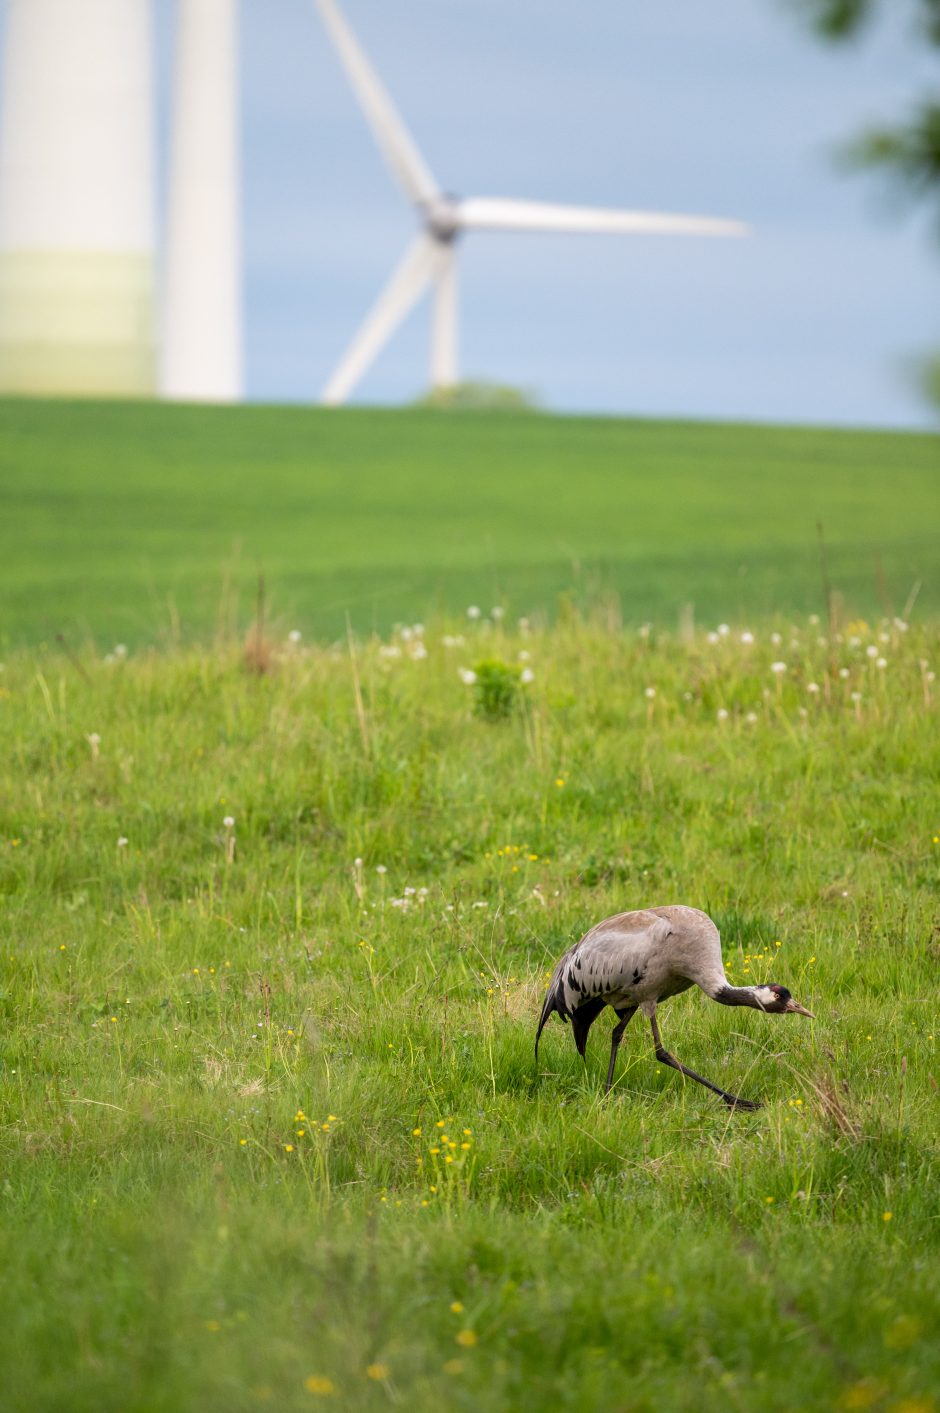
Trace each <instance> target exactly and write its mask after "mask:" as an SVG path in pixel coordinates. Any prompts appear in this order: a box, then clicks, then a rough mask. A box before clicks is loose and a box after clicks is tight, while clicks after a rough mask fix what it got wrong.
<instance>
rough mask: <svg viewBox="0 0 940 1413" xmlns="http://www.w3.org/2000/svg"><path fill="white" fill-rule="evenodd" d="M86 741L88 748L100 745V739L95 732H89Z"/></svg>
mask: <svg viewBox="0 0 940 1413" xmlns="http://www.w3.org/2000/svg"><path fill="white" fill-rule="evenodd" d="M86 739H87V741H88V744H89V746H100V745H101V737H100V736H99V735H98V732H97V731H89V733H88V736H87V738H86Z"/></svg>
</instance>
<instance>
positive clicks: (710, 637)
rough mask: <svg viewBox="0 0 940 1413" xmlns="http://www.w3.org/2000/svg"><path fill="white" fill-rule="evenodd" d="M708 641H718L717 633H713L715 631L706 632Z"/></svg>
mask: <svg viewBox="0 0 940 1413" xmlns="http://www.w3.org/2000/svg"><path fill="white" fill-rule="evenodd" d="M708 641H709V642H710V643H717V642H718V634H717V633H715V632H711V633H709V634H708Z"/></svg>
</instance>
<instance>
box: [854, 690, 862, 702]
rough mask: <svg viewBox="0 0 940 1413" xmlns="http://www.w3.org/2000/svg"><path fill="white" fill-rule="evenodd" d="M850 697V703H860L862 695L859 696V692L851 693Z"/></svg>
mask: <svg viewBox="0 0 940 1413" xmlns="http://www.w3.org/2000/svg"><path fill="white" fill-rule="evenodd" d="M851 696H852V701H853V702H860V701H861V700H862V694H861V692H853V693H852V694H851Z"/></svg>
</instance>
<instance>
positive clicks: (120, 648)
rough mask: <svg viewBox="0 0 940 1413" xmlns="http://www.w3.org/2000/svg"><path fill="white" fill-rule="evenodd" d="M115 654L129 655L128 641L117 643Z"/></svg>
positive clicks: (116, 655) (120, 655)
mask: <svg viewBox="0 0 940 1413" xmlns="http://www.w3.org/2000/svg"><path fill="white" fill-rule="evenodd" d="M114 656H115V657H127V644H126V643H115V645H114Z"/></svg>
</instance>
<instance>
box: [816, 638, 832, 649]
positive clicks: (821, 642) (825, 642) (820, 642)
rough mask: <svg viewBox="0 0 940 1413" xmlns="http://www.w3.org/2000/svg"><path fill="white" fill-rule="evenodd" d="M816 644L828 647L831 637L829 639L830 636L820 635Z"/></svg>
mask: <svg viewBox="0 0 940 1413" xmlns="http://www.w3.org/2000/svg"><path fill="white" fill-rule="evenodd" d="M816 646H817V648H828V646H829V639H828V638H821V637H820V638H817V639H816Z"/></svg>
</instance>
